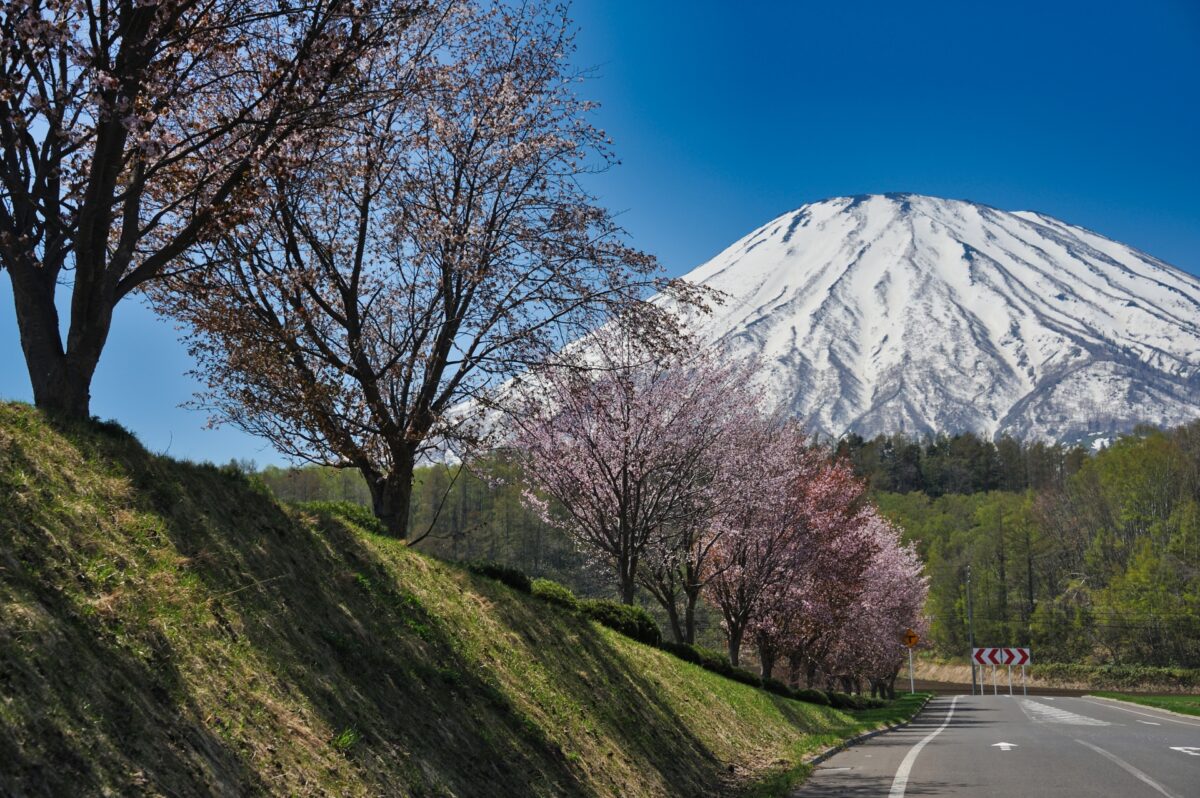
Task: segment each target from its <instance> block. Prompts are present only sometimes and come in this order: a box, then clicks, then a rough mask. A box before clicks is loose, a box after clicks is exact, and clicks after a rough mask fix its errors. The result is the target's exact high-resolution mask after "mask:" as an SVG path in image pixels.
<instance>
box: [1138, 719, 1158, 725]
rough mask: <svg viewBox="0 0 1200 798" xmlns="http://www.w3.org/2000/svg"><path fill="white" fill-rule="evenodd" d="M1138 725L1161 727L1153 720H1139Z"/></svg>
mask: <svg viewBox="0 0 1200 798" xmlns="http://www.w3.org/2000/svg"><path fill="white" fill-rule="evenodd" d="M1138 723H1145V724H1146V725H1147V726H1161V725H1162V724H1161V723H1158V722H1156V721H1153V720H1139V721H1138Z"/></svg>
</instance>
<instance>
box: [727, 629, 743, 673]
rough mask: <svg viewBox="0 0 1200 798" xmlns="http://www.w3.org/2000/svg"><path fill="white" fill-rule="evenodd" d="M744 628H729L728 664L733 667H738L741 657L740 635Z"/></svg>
mask: <svg viewBox="0 0 1200 798" xmlns="http://www.w3.org/2000/svg"><path fill="white" fill-rule="evenodd" d="M744 632H745V628H744V627H742V626H730V627H729V664H730V665H733V667H735V668H736V667H738V665H739V664H740V660H741V655H742V634H743V633H744Z"/></svg>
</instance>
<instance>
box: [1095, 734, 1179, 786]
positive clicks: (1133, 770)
mask: <svg viewBox="0 0 1200 798" xmlns="http://www.w3.org/2000/svg"><path fill="white" fill-rule="evenodd" d="M1075 742H1077V743H1079V744H1080V745H1082V746H1084V747H1085V748H1090V749H1092V750H1093V751H1095V752H1096V753H1097V754H1100V755H1101V756H1102V757H1104V758H1105V759H1107V760H1109V761H1110V762H1113V763H1114V764H1116V765H1118V766H1119V767H1121V769H1123V770H1125V771H1126V772H1128V773H1130V774H1132V775H1133V776H1134V777H1136V778H1137V780H1138V781H1141V782H1144V783H1145V784H1148V785H1149V786H1151V787H1153V788H1154V789H1156V790H1158V791H1159V792H1160V793H1162V794H1163V795H1165V796H1167V798H1179V796H1177V795H1176V794H1175V793H1173V792H1171V791H1169V790H1168V789H1167V788H1166V787H1164V786H1162V785H1161V784H1159V783H1158V782H1157V781H1155V780H1154V779H1152V778H1150V777H1149V776H1147V775H1146V774H1145V773H1143V772H1142V771H1140V770H1138V769H1137V768H1135V767H1134V766H1133V765H1131V764H1129V763H1128V762H1126V761H1125V760H1124V759H1121V757H1119V756H1117V755H1116V754H1110V753H1109V752H1108V751H1105V750H1104V749H1103V748H1101V747H1100V746H1098V745H1092V744H1091V743H1088V742H1084V741H1083V740H1075Z"/></svg>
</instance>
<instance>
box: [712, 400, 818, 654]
mask: <svg viewBox="0 0 1200 798" xmlns="http://www.w3.org/2000/svg"><path fill="white" fill-rule="evenodd" d="M822 460H823V456H822V453H821V452H820V451H819V450H817V449H815V448H814V447H813V446H812V445H811V443H810V441H809V440H808V438H807V436H806V435H805V434H804V432H803V431H802V430H801V429H800V427H799V426H798V425H797V424H795V423H788V424H783V425H780V424H777V423H775V422H774V421H773V420H772V419H769V418H767V417H760V418H759V419H758V420H757V422H756V423H755V424H754V425H753V426H749V427H747V429H746V430H745V434H744V435H743V437H742V439H741V446H740V447H739V449H738V452H737V458H736V473H737V474H738V475H739V478H738V479H737V480H735V481H734V482H733V483H732V485H731V486H730V487H729V489H728V492H727V494H726V498H725V504H724V508H723V512H722V513H721V514H720V516H718V518H717V519H716V520H715V522H714V523H715V526H716V527H717V528H718V529H719V530H720V535H719V537H718V538H717V542H716V545H715V546H714V547H713V551H712V552H711V554H710V556H709V562H708V566H707V570H708V579H707V582H706V585H705V592H706V595H707V597H708V599H709V600H710V601H711V602H712V603H713V604H714V605H715V606H716V608H717V609H718V610H719V611H720V613H721V617H722V621H723V624H724V627H725V633H726V635H727V639H728V648H729V659H730V661H731V662H732V663H733V664H735V665H737V664H738V663H739V662H740V656H741V647H742V641H743V638H744V637H745V634H746V632H747V630H748V629H749V628H750V626H751V625H752V624H753V623H754V622H755V621H757V620H759V619H761V618H763V617H764V613H765V612H766V611H767V609H768V607H769V604H770V601H771V599H772V598H773V597H776V596H778V595H779V593H780V591H781V590H783V589H784V586H785V585H786V584H787V583H788V582H790V581H794V580H797V579H799V578H801V577H800V569H802V567H803V558H802V552H803V549H804V545H805V542H806V540H807V538H808V536H809V533H810V532H811V530H810V529H809V527H808V519H807V518H806V515H805V509H806V508H805V507H804V502H805V500H806V498H807V496H806V486H807V485H808V484H809V482H810V481H811V480H813V479H818V478H819V476H820V474H821V462H822Z"/></svg>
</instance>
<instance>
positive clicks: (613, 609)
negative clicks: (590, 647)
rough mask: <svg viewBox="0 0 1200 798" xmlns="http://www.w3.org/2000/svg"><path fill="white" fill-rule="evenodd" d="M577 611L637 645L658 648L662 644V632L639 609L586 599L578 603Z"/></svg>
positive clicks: (647, 615)
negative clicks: (632, 640)
mask: <svg viewBox="0 0 1200 798" xmlns="http://www.w3.org/2000/svg"><path fill="white" fill-rule="evenodd" d="M579 610H580V612H582V613H583V614H584V616H585V617H588V618H591V619H592V620H594V621H596V622H598V623H600V624H603V625H604V626H607V627H608V628H609V629H614V630H616V631H618V632H620V633H621V634H623V635H625V636H626V637H631V638H633V639H634V640H637V641H638V642H639V643H645V644H646V645H648V646H656V647H657V646H658V645H659V644H660V643H662V630H661V629H659V628H658V624H657V623H655V621H654V619H653V618H652V617H650V613H648V612H646V611H645V610H644V609H642V608H641V607H635V606H632V605H629V604H618V603H617V602H615V601H605V600H603V599H588V600H587V601H581V602H579Z"/></svg>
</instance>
